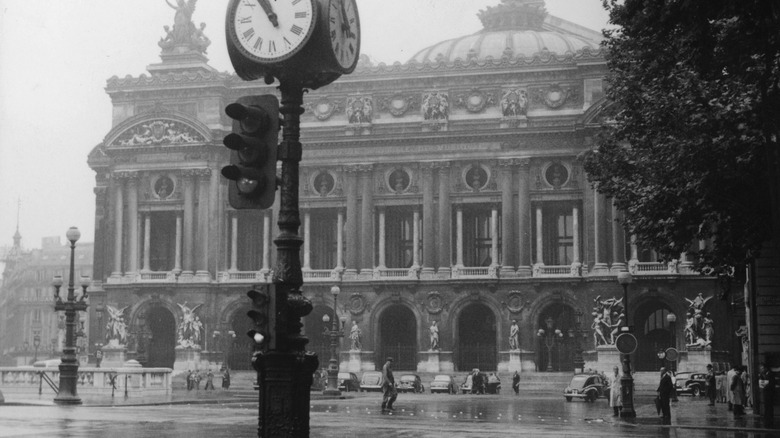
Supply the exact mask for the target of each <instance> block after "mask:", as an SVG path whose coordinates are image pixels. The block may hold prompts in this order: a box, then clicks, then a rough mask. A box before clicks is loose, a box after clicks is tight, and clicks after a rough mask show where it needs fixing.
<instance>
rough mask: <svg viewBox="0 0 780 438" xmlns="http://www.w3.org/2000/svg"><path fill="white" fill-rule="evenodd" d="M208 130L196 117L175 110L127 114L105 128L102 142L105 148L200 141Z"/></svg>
mask: <svg viewBox="0 0 780 438" xmlns="http://www.w3.org/2000/svg"><path fill="white" fill-rule="evenodd" d="M210 141H211V132H210V130H209V129H208V127H206V126H205V125H203V124H202V123H201V122H199V121H198V120H195V119H192V118H191V117H189V116H186V115H183V114H176V113H158V112H152V113H144V114H140V115H138V116H135V117H131V118H129V119H127V120H125V121H124V122H122V123H121V124H119V125H117V126H116V127H115V128H114V129H112V130H111V132H109V134H108V135H107V136H106V138H105V140H104V142H103V143H104V144H105V145H106V147H107V148H109V149H115V148H143V147H151V146H172V145H186V144H203V143H208V142H210Z"/></svg>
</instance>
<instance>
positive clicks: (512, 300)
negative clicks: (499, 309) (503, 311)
mask: <svg viewBox="0 0 780 438" xmlns="http://www.w3.org/2000/svg"><path fill="white" fill-rule="evenodd" d="M506 307H507V308H508V309H509V311H510V312H512V313H520V311H521V310H523V296H522V295H520V292H511V293H510V294H509V299H508V300H507V302H506Z"/></svg>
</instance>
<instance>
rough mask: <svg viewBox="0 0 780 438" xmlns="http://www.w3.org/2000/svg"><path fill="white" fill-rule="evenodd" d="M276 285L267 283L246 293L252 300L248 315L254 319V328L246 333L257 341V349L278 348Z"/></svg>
mask: <svg viewBox="0 0 780 438" xmlns="http://www.w3.org/2000/svg"><path fill="white" fill-rule="evenodd" d="M275 291H276V288H275V285H273V284H265V285H262V286H259V287H256V288H254V289H252V290H250V291H249V292H247V293H246V295H247V296H248V297H249V298H250V299H251V300H252V309H251V310H249V312H247V316H249V317H250V318H252V321H254V328H252V329H251V330H249V331H248V332H247V333H246V334H247V336H249V337H250V338H252V340H254V342H255V351H261V350H263V351H266V350H272V349H274V348H276V339H275V337H274V333H273V331H274V324H275V323H276V314H275V309H276V306H275V305H274V303H275V302H276V295H275Z"/></svg>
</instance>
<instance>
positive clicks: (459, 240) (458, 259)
mask: <svg viewBox="0 0 780 438" xmlns="http://www.w3.org/2000/svg"><path fill="white" fill-rule="evenodd" d="M455 227H456V229H455V242H456V243H455V265H456V266H457V267H459V268H462V267H463V206H462V205H461V204H458V205H456V206H455Z"/></svg>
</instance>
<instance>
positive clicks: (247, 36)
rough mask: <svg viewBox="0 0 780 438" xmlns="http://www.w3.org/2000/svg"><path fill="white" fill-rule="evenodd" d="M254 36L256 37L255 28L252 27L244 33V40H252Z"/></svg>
mask: <svg viewBox="0 0 780 438" xmlns="http://www.w3.org/2000/svg"><path fill="white" fill-rule="evenodd" d="M254 35H255V28H254V27H250V28H249V29H247V30H246V31H245V32H244V38H245V39H246V40H251V39H252V37H253V36H254Z"/></svg>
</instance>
